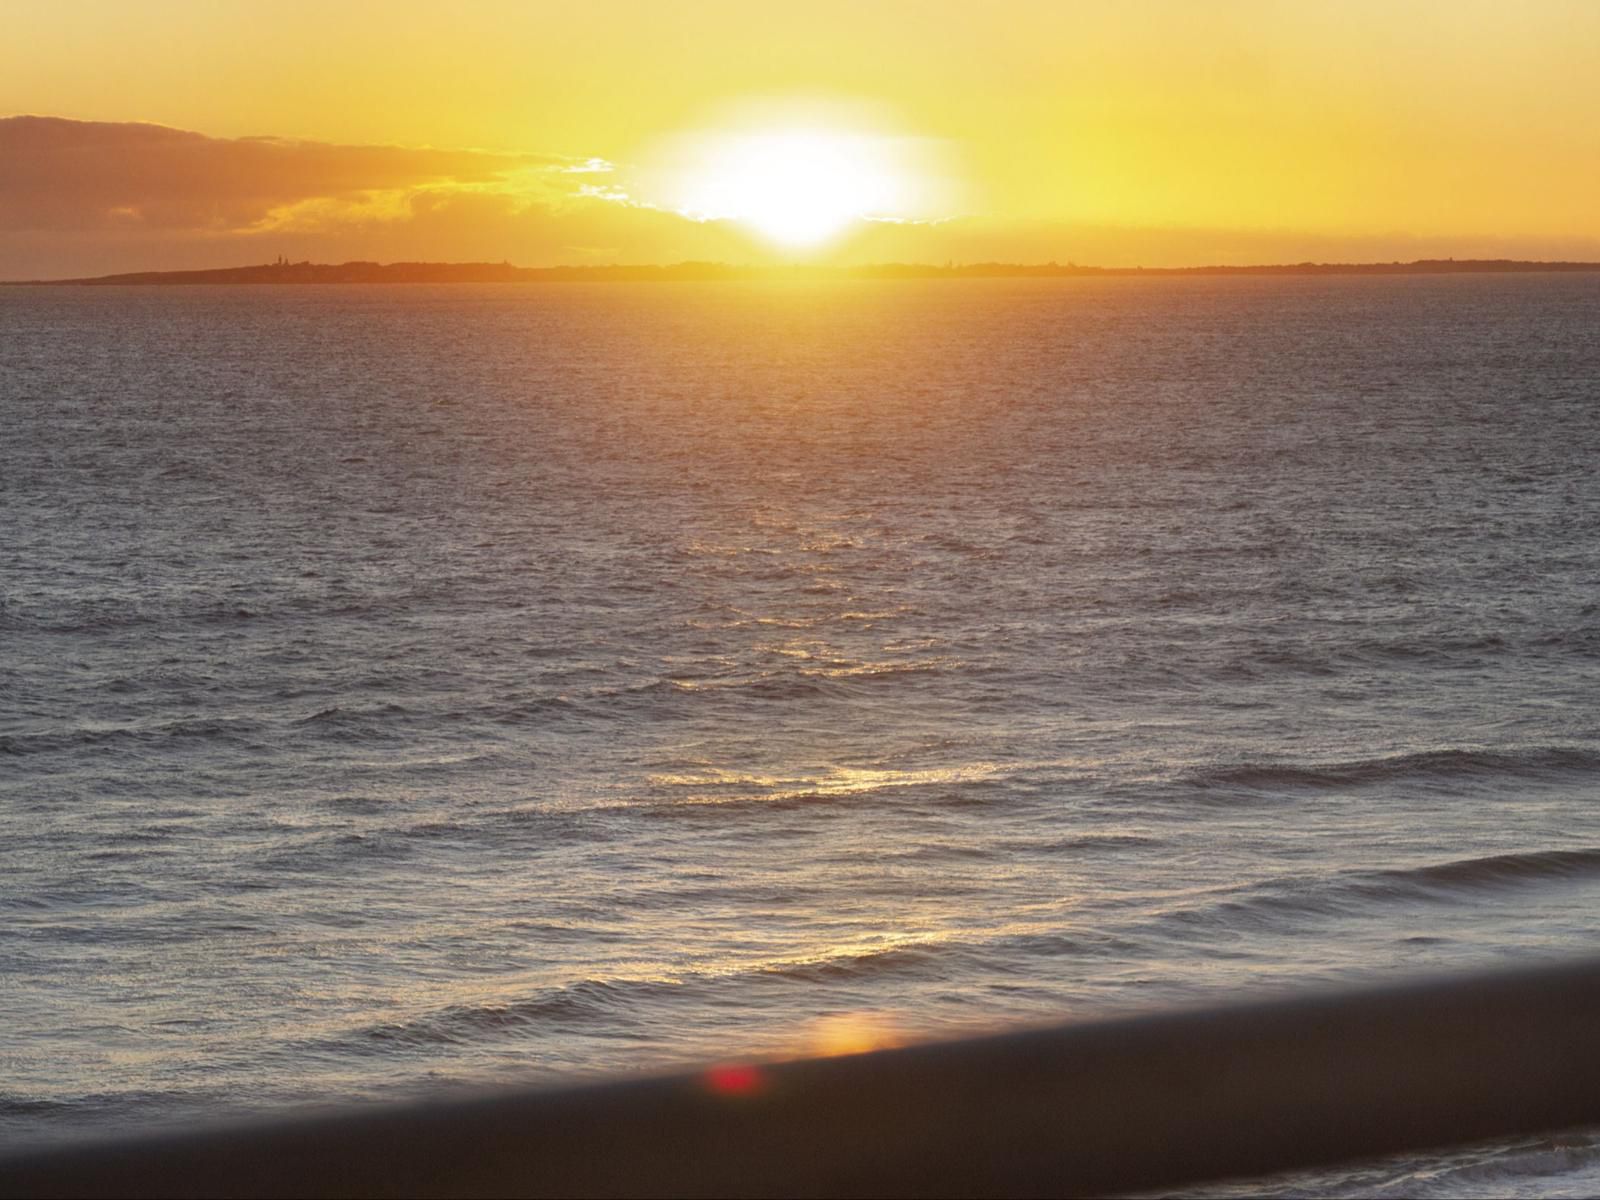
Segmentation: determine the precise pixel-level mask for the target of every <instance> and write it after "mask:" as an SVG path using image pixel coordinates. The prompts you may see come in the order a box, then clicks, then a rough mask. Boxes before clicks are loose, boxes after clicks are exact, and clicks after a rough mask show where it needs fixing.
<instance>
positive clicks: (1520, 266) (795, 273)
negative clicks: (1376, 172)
mask: <svg viewBox="0 0 1600 1200" xmlns="http://www.w3.org/2000/svg"><path fill="white" fill-rule="evenodd" d="M1537 271H1564V272H1571V271H1600V263H1596V262H1540V261H1535V260H1524V259H1509V258H1461V259H1457V258H1422V259H1416V260H1414V261H1412V262H1387V263H1316V262H1299V263H1276V264H1260V265H1254V266H1222V265H1212V266H1196V267H1095V266H1079V265H1078V264H1077V263H1070V262H1069V263H1064V264H1063V263H1056V262H1048V263H1004V262H978V263H946V264H945V265H943V266H937V265H933V264H928V263H873V264H870V265H865V266H821V265H804V264H786V265H778V266H756V265H735V264H731V263H720V262H680V263H673V264H670V265H648V264H640V265H626V264H610V265H605V266H600V265H593V266H560V267H517V266H513V265H512V264H511V263H509V262H498V263H489V262H464V263H450V262H395V263H378V262H345V263H314V262H289V261H288V260H287V259H284V258H279V259H278V260H277V261H275V262H270V263H261V264H258V265H254V266H242V267H220V268H215V269H211V270H200V271H134V272H129V273H124V274H118V275H98V276H92V277H85V278H76V279H26V280H8V281H6V283H7V285H10V286H61V285H67V284H78V285H112V286H115V285H121V286H129V285H149V284H306V283H605V282H630V283H632V282H640V283H655V282H672V281H713V280H762V279H794V280H831V279H1012V278H1016V279H1033V278H1044V279H1054V278H1077V277H1084V276H1106V275H1464V274H1510V273H1525V272H1537Z"/></svg>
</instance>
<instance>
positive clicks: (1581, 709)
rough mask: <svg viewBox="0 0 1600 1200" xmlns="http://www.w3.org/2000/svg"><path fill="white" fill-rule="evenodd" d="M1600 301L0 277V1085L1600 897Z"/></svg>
mask: <svg viewBox="0 0 1600 1200" xmlns="http://www.w3.org/2000/svg"><path fill="white" fill-rule="evenodd" d="M1597 323H1600V276H1588V275H1569V276H1557V275H1525V276H1498V277H1495V276H1459V277H1444V278H1439V277H1393V278H1379V279H1367V278H1283V279H1261V278H1242V279H1219V278H1189V279H1105V280H1065V281H1055V280H1052V281H1027V280H995V281H984V282H961V283H954V282H947V281H934V282H926V281H924V282H905V283H892V282H872V283H865V282H862V283H853V284H830V285H817V286H807V285H797V284H790V285H782V284H662V285H628V284H614V285H577V284H574V285H556V286H537V285H535V286H492V285H489V286H440V287H389V288H385V287H360V286H351V287H321V288H319V287H280V288H252V287H237V288H226V287H224V288H176V287H175V288H147V289H138V288H93V289H88V288H61V289H37V290H35V289H3V290H0V989H3V996H4V1010H5V1018H4V1020H3V1022H0V1139H3V1144H4V1145H6V1146H8V1147H17V1146H23V1145H27V1144H31V1143H33V1142H37V1141H43V1140H48V1139H52V1138H61V1137H72V1136H79V1135H85V1134H94V1133H100V1132H105V1131H107V1130H110V1129H126V1128H130V1127H136V1126H142V1125H147V1124H152V1123H162V1122H169V1121H183V1120H191V1119H194V1118H196V1117H199V1116H204V1117H206V1118H212V1117H215V1116H217V1115H219V1114H226V1113H231V1112H243V1111H250V1110H257V1109H265V1108H276V1107H280V1106H293V1105H297V1104H307V1103H323V1102H328V1101H333V1102H342V1101H361V1100H372V1099H390V1098H395V1097H400V1096H408V1095H412V1094H416V1093H418V1092H431V1091H436V1090H440V1089H449V1088H454V1087H470V1086H477V1085H482V1084H485V1083H507V1082H520V1081H541V1080H550V1079H562V1078H575V1077H578V1076H587V1075H594V1074H611V1073H627V1072H638V1071H647V1070H656V1069H660V1068H662V1067H664V1066H671V1065H683V1064H693V1063H700V1062H703V1061H707V1060H719V1059H729V1058H735V1057H739V1056H743V1055H765V1054H786V1053H803V1052H811V1051H814V1050H825V1049H829V1048H836V1047H847V1046H852V1045H858V1044H867V1043H872V1042H879V1041H888V1040H896V1039H914V1038H920V1037H927V1036H948V1035H954V1034H960V1033H967V1032H973V1031H978V1030H989V1029H994V1028H1004V1027H1007V1026H1010V1025H1014V1024H1020V1023H1036V1022H1041V1021H1055V1020H1061V1019H1070V1018H1086V1017H1092V1016H1096V1015H1102V1014H1106V1013H1110V1012H1122V1011H1127V1010H1130V1009H1137V1008H1147V1007H1165V1006H1171V1005H1176V1004H1185V1003H1194V1002H1197V1001H1201V1000H1209V999H1215V998H1217V997H1220V996H1236V995H1255V994H1261V993H1270V992H1276V991H1281V990H1285V989H1296V988H1312V987H1318V986H1325V985H1328V984H1333V983H1339V982H1350V981H1370V980H1379V979H1386V978H1397V977H1401V976H1405V975H1408V974H1410V973H1413V972H1417V971H1423V970H1449V969H1453V968H1454V969H1469V968H1476V967H1482V966H1487V965H1495V964H1504V963H1508V962H1533V961H1544V960H1549V959H1554V958H1561V957H1564V956H1568V955H1574V954H1582V953H1591V952H1593V951H1595V949H1596V948H1597V947H1600V806H1597V805H1596V803H1595V801H1596V798H1597V794H1600V716H1597V712H1596V703H1595V702H1596V699H1597V698H1600V537H1597V528H1600V478H1597V474H1596V463H1597V462H1600V338H1597V337H1596V329H1597V328H1600V324H1597ZM1296 1186H1297V1187H1303V1188H1304V1189H1305V1190H1307V1191H1310V1192H1314V1193H1318V1194H1330V1195H1340V1194H1349V1193H1352V1192H1359V1193H1360V1194H1363V1195H1373V1194H1396V1195H1416V1194H1429V1195H1447V1196H1460V1195H1475V1194H1483V1193H1485V1192H1490V1193H1497V1194H1505V1193H1512V1192H1515V1193H1519V1194H1523V1195H1538V1196H1550V1195H1562V1194H1571V1195H1582V1194H1588V1193H1592V1192H1593V1191H1594V1190H1595V1188H1596V1187H1597V1186H1600V1140H1597V1139H1590V1138H1567V1139H1563V1140H1562V1141H1561V1142H1560V1143H1556V1142H1537V1143H1531V1144H1524V1145H1521V1146H1519V1147H1511V1148H1507V1147H1494V1148H1490V1149H1487V1150H1482V1151H1474V1152H1471V1153H1468V1154H1462V1155H1455V1156H1451V1157H1448V1158H1444V1157H1442V1158H1439V1159H1436V1160H1428V1161H1426V1162H1408V1163H1398V1164H1384V1165H1381V1166H1376V1167H1371V1168H1359V1169H1355V1168H1352V1169H1349V1170H1343V1171H1336V1172H1324V1173H1321V1174H1319V1175H1317V1176H1313V1177H1308V1178H1306V1179H1302V1180H1299V1181H1297V1183H1296Z"/></svg>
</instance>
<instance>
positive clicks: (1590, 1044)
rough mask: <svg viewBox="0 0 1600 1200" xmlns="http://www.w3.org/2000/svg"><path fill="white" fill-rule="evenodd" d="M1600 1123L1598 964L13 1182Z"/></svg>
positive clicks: (1146, 1159)
mask: <svg viewBox="0 0 1600 1200" xmlns="http://www.w3.org/2000/svg"><path fill="white" fill-rule="evenodd" d="M1586 1124H1595V1125H1600V962H1594V963H1589V962H1586V963H1579V964H1572V965H1566V966H1560V967H1544V968H1539V969H1533V970H1525V971H1521V972H1517V973H1508V974H1498V975H1490V976H1480V977H1473V978H1466V979H1453V980H1446V981H1442V982H1429V983H1421V984H1413V985H1408V986H1404V987H1391V988H1385V989H1382V990H1373V991H1365V992H1354V993H1343V994H1332V995H1320V996H1313V997H1307V998H1302V999H1294V1000H1287V1001H1276V1002H1268V1003H1257V1004H1242V1005H1235V1006H1230V1007H1222V1008H1214V1009H1209V1010H1205V1011H1197V1012H1179V1013H1172V1014H1163V1015H1154V1016H1141V1017H1134V1018H1129V1019H1124V1020H1115V1021H1106V1022H1101V1023H1096V1024H1083V1025H1068V1026H1064V1027H1061V1028H1056V1029H1044V1030H1035V1031H1030V1032H1025V1033H1014V1034H1007V1035H1002V1036H997V1037H988V1038H980V1039H975V1040H971V1041H962V1042H953V1043H946V1044H942V1045H928V1046H915V1047H909V1048H903V1049H894V1050H883V1051H878V1052H876V1053H872V1054H864V1055H856V1056H851V1057H844V1058H824V1059H812V1060H807V1061H801V1062H787V1063H780V1064H773V1065H764V1066H743V1067H722V1068H717V1069H714V1070H711V1071H706V1072H702V1073H699V1074H694V1075H682V1076H674V1077H668V1078H652V1079H641V1080H630V1081H620V1082H615V1083H606V1084H598V1085H592V1086H586V1087H578V1088H572V1089H569V1090H555V1091H534V1092H520V1093H510V1094H501V1095H492V1096H484V1097H480V1098H476V1099H471V1100H466V1101H453V1102H445V1101H441V1102H438V1103H434V1104H421V1105H417V1106H413V1107H406V1108H391V1109H382V1110H364V1111H358V1112H345V1113H338V1114H332V1115H321V1116H307V1117H302V1118H296V1119H293V1120H282V1121H277V1122H271V1123H266V1122H263V1123H259V1124H255V1125H249V1124H244V1125H237V1126H233V1127H222V1128H216V1129H209V1130H197V1131H194V1132H186V1133H181V1134H162V1135H158V1136H156V1135H153V1136H147V1137H141V1138H130V1139H126V1140H118V1141H110V1142H104V1143H96V1144H88V1145H82V1146H75V1147H71V1148H64V1149H62V1148H58V1149H53V1150H47V1151H42V1152H38V1153H33V1154H21V1155H16V1154H13V1155H12V1156H10V1157H6V1158H3V1159H0V1194H4V1195H8V1196H23V1195H29V1196H93V1195H108V1196H545V1195H561V1196H569V1195H570V1196H650V1195H672V1196H723V1195H728V1196H778V1195H801V1196H858V1195H871V1196H924V1195H926V1196H948V1195H956V1196H1060V1195H1069V1196H1073V1195H1091V1196H1099V1195H1106V1194H1108V1193H1114V1192H1119V1191H1132V1190H1135V1189H1148V1188H1157V1187H1170V1186H1174V1185H1178V1184H1183V1183H1194V1182H1198V1181H1201V1180H1207V1179H1216V1178H1222V1177H1227V1176H1240V1175H1258V1174H1265V1173H1268V1172H1272V1171H1278V1170H1283V1169H1287V1168H1292V1167H1307V1166H1315V1165H1321V1164H1329V1163H1334V1162H1339V1161H1343V1160H1350V1159H1356V1158H1364V1157H1371V1156H1374V1155H1381V1154H1387V1153H1392V1152H1397V1151H1406V1150H1421V1149H1424V1148H1430V1147H1439V1146H1445V1145H1450V1144H1453V1143H1462V1142H1470V1141H1477V1140H1482V1139H1486V1138H1492V1137H1500V1136H1509V1135H1519V1134H1529V1133H1535V1132H1540V1131H1547V1130H1556V1129H1562V1128H1568V1127H1572V1126H1578V1125H1586Z"/></svg>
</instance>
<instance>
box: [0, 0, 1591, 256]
mask: <svg viewBox="0 0 1600 1200" xmlns="http://www.w3.org/2000/svg"><path fill="white" fill-rule="evenodd" d="M0 25H3V27H4V29H5V36H4V37H3V38H0V278H33V277H45V278H48V277H61V276H70V275H80V274H91V273H100V272H109V271H119V270H141V269H162V268H189V267H204V266H225V265H236V264H240V263H250V262H262V261H268V260H271V259H273V258H275V257H277V256H278V255H280V254H281V255H285V256H287V257H289V258H291V259H293V260H300V259H307V258H309V259H313V260H315V261H324V262H330V261H331V262H339V261H346V260H350V259H377V260H381V261H395V260H436V261H438V260H449V261H494V262H498V261H502V260H509V261H512V262H515V263H519V264H521V265H529V266H536V265H546V264H555V263H594V262H629V263H646V262H677V261H683V260H688V259H715V260H720V261H730V262H765V261H821V262H882V261H917V262H944V261H949V260H954V261H960V262H973V261H996V260H999V261H1020V262H1045V261H1058V262H1068V261H1073V262H1079V263H1095V264H1103V265H1116V266H1132V265H1145V266H1175V265H1197V264H1203V263H1249V262H1296V261H1303V260H1308V259H1309V260H1316V261H1389V260H1393V259H1411V258H1418V257H1458V258H1461V257H1519V258H1587V259H1600V70H1597V69H1596V67H1595V64H1596V63H1600V3H1596V2H1595V0H1520V2H1518V3H1514V4H1513V3H1509V2H1506V0H1448V2H1442V0H1441V2H1435V0H1381V2H1379V0H1341V2H1340V3H1337V4H1334V3H1328V4H1308V3H1305V2H1304V0H1292V2H1287V3H1285V2H1279V0H1206V2H1205V3H1198V2H1193V0H1144V2H1139V0H1130V2H1128V3H1121V4H1115V5H1113V4H1108V3H1104V2H1095V3H1078V2H1075V0H1041V2H1037V3H1035V2H1032V0H998V2H996V0H991V2H988V3H983V4H978V3H972V2H971V0H916V2H901V0H852V2H849V3H837V2H834V0H807V2H806V3H804V4H797V5H793V6H781V5H778V4H775V3H767V2H762V3H750V2H748V0H746V2H745V3H732V2H726V0H672V2H670V3H669V2H667V0H659V2H652V3H643V2H635V0H584V2H582V3H565V2H559V3H558V2H541V0H522V2H515V3H500V2H498V0H455V2H453V3H451V4H449V5H441V4H438V3H437V2H436V0H385V3H383V4H381V5H380V4H358V3H349V2H346V0H316V2H315V3H305V2H300V0H277V2H271V0H260V2H256V3H249V4H245V3H226V2H224V3H206V2H202V0H141V2H140V3H139V4H133V5H130V4H126V3H124V2H119V3H103V2H101V0H72V2H71V3H64V4H51V5H41V4H36V3H33V2H32V0H0Z"/></svg>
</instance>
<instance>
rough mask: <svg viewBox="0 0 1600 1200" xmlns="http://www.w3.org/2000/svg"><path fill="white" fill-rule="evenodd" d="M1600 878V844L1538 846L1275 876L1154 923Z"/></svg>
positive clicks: (1268, 915) (1217, 922) (1214, 925)
mask: <svg viewBox="0 0 1600 1200" xmlns="http://www.w3.org/2000/svg"><path fill="white" fill-rule="evenodd" d="M1585 880H1592V881H1600V847H1583V848H1578V849H1570V850H1536V851H1526V852H1521V853H1511V854H1494V855H1488V856H1484V857H1479V858H1465V859H1456V860H1452V861H1449V862H1442V863H1427V864H1424V865H1422V866H1416V867H1396V868H1386V869H1382V870H1369V871H1347V872H1341V873H1339V874H1335V875H1329V876H1323V877H1316V876H1295V877H1290V878H1277V879H1269V880H1265V881H1262V882H1258V883H1253V884H1247V885H1245V886H1243V887H1240V888H1237V889H1227V890H1226V891H1224V892H1223V893H1221V895H1222V897H1223V898H1220V899H1216V900H1213V901H1212V902H1210V903H1206V904H1200V905H1196V906H1193V907H1189V908H1180V909H1173V910H1169V911H1167V912H1164V913H1161V914H1159V915H1158V916H1157V917H1156V918H1155V920H1154V922H1153V924H1154V925H1155V926H1156V927H1158V928H1159V927H1169V926H1170V927H1176V928H1177V929H1182V930H1191V929H1193V928H1195V927H1201V928H1210V929H1221V930H1227V931H1230V932H1233V933H1238V932H1242V931H1244V930H1272V931H1280V930H1281V929H1282V928H1283V926H1285V925H1286V924H1292V923H1293V922H1295V921H1296V920H1299V919H1303V918H1310V919H1313V920H1317V919H1325V918H1349V917H1359V916H1362V915H1369V914H1375V913H1379V912H1381V911H1382V910H1383V908H1384V906H1385V905H1389V904H1396V903H1399V904H1410V903H1433V904H1451V903H1470V902H1476V901H1478V900H1480V899H1481V898H1482V897H1483V896H1484V895H1486V894H1490V893H1493V892H1496V891H1503V890H1505V889H1507V888H1516V887H1526V886H1537V885H1539V884H1557V883H1569V882H1580V881H1585Z"/></svg>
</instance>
